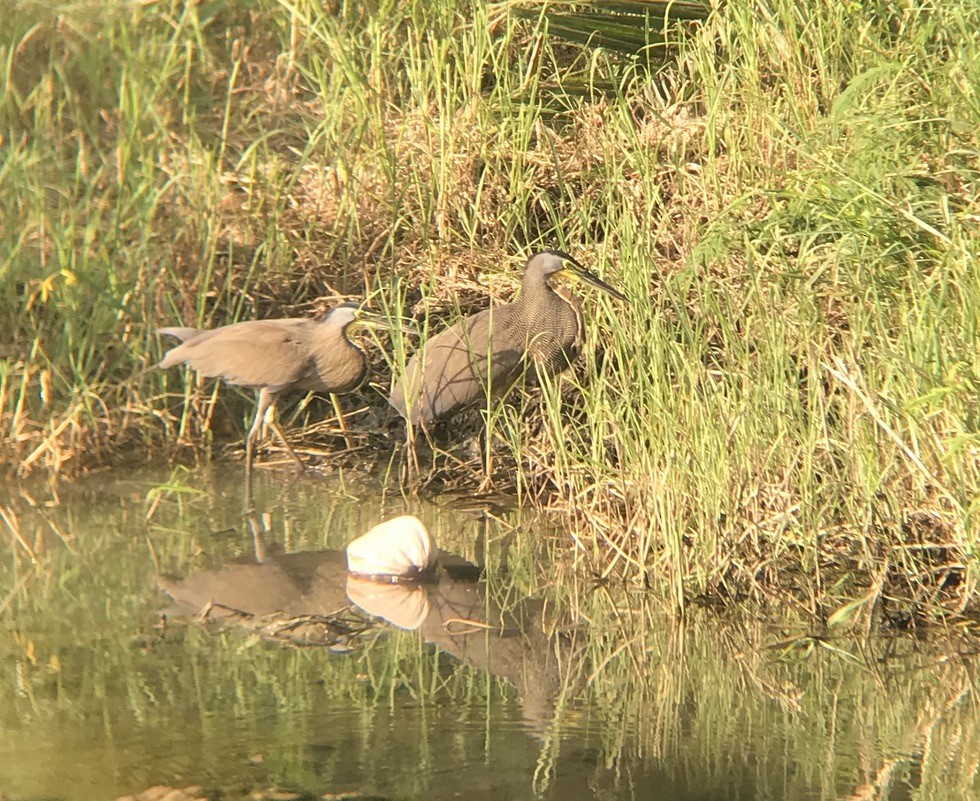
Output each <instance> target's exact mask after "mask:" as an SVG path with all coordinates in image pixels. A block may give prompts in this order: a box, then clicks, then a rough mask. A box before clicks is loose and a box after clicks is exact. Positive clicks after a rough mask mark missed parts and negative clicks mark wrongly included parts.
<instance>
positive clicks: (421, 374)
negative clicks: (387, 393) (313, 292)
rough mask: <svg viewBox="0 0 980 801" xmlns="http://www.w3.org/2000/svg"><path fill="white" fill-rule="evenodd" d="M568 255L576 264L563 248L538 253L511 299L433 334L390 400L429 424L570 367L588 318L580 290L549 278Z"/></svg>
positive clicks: (411, 416)
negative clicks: (571, 291) (562, 287)
mask: <svg viewBox="0 0 980 801" xmlns="http://www.w3.org/2000/svg"><path fill="white" fill-rule="evenodd" d="M563 260H570V261H572V262H573V263H575V264H576V265H577V262H574V260H573V259H572V258H571V257H570V256H568V255H567V254H564V253H561V252H560V251H543V252H542V253H538V254H535V255H534V256H532V257H531V258H530V259H529V260H528V263H527V266H526V267H525V269H524V277H523V280H522V282H521V291H520V294H519V295H518V296H517V298H516V299H515V300H514V301H513V302H511V303H505V304H501V305H497V306H492V307H490V308H489V309H485V310H483V311H480V312H477V313H476V314H473V315H471V316H469V317H467V318H465V319H463V320H460V321H459V322H457V323H455V324H454V325H452V326H450V327H449V328H447V329H446V330H445V331H442V332H441V333H439V334H437V335H436V336H434V337H432V338H431V339H429V341H428V342H427V343H426V344H425V346H424V347H423V348H422V349H421V351H419V352H418V353H416V354H415V355H414V356H413V357H412V358H411V359H410V360H409V362H408V364H407V365H406V368H405V374H404V375H403V376H402V378H401V379H400V380H399V381H398V382H396V384H395V386H394V388H393V389H392V392H391V397H390V402H391V404H392V405H393V406H394V407H395V408H396V409H397V410H398V412H399V413H400V414H401V415H402V416H403V417H405V418H406V419H408V420H409V421H411V422H412V423H413V424H418V423H422V424H423V425H428V424H431V423H434V422H437V421H439V420H443V419H445V418H447V417H449V416H451V415H452V414H454V413H455V412H457V411H459V410H460V409H462V408H464V407H466V406H469V405H471V404H474V403H476V402H477V401H479V400H481V399H483V400H486V399H487V398H489V397H495V396H497V397H499V396H501V395H504V394H506V392H507V391H508V390H509V389H510V388H511V387H512V386H513V385H514V383H515V382H517V381H519V380H521V379H523V378H524V377H525V376H528V375H529V374H530V375H534V374H537V373H539V372H543V373H546V374H550V375H553V374H556V373H559V372H561V371H563V370H565V369H567V368H568V367H569V365H571V363H572V362H573V361H574V360H575V358H576V357H577V356H578V354H579V352H580V351H581V348H582V342H583V325H582V314H581V310H580V309H579V306H578V303H577V302H576V301H575V299H574V297H572V296H571V295H566V294H565V293H564V292H562V291H559V290H556V289H555V287H553V286H552V285H551V283H550V281H549V276H551V275H553V274H554V273H555V272H558V271H559V270H560V269H562V261H563ZM583 271H584V270H583ZM586 275H587V276H589V278H590V279H594V281H593V282H595V281H598V279H595V277H594V276H592V275H591V274H590V273H586ZM599 285H601V286H603V287H605V286H606V285H604V284H602V282H599ZM609 289H611V288H609ZM612 291H613V292H614V293H615V290H612ZM616 294H617V295H618V293H616Z"/></svg>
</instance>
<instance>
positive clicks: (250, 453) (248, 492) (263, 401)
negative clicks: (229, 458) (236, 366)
mask: <svg viewBox="0 0 980 801" xmlns="http://www.w3.org/2000/svg"><path fill="white" fill-rule="evenodd" d="M274 401H275V397H274V396H273V395H272V393H270V392H269V390H267V389H266V388H265V387H262V389H260V390H259V394H258V398H257V400H256V404H255V419H254V420H253V421H252V426H251V428H249V430H248V436H247V437H246V438H245V504H246V506H248V507H249V508H251V506H252V462H253V461H255V440H256V439H258V437H259V433H260V432H261V431H262V421H263V420H264V419H265V413H266V410H267V409H268V408H269V406H270V404H272V403H273V402H274Z"/></svg>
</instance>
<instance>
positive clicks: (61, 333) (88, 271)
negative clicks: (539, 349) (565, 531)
mask: <svg viewBox="0 0 980 801" xmlns="http://www.w3.org/2000/svg"><path fill="white" fill-rule="evenodd" d="M2 11H3V17H4V20H5V26H4V32H3V34H2V37H0V65H2V69H0V126H2V128H0V138H2V145H3V146H2V148H0V242H2V254H3V255H2V256H0V287H2V288H3V289H4V292H3V296H2V299H0V310H2V311H0V314H2V316H3V320H4V323H5V325H6V330H7V334H6V336H4V337H2V339H0V359H2V362H0V415H2V418H0V422H2V427H3V431H4V442H5V445H4V450H5V455H6V457H7V462H8V464H9V466H10V467H11V469H14V468H19V469H20V471H21V472H22V473H28V472H31V471H36V470H39V469H48V470H50V471H52V472H59V473H60V472H64V473H74V472H78V471H80V470H82V469H85V468H86V467H91V466H94V465H98V464H102V463H105V462H108V461H113V460H115V459H119V458H123V457H125V458H133V457H134V455H137V456H138V457H139V458H143V457H144V456H146V457H147V458H158V457H159V456H161V455H163V454H167V455H171V454H173V453H174V452H175V448H176V447H177V446H179V445H186V444H188V443H198V444H201V445H204V446H207V445H208V444H209V443H210V442H211V440H212V435H214V436H215V438H216V439H219V440H221V439H230V440H237V438H238V436H237V432H236V431H234V430H229V429H233V428H234V427H235V426H236V425H238V424H239V420H241V419H242V417H244V414H245V412H244V409H242V408H239V407H236V406H234V405H231V406H228V405H225V406H216V405H215V403H214V395H213V393H212V391H211V390H210V389H209V390H207V391H205V392H203V393H202V392H199V391H197V390H196V389H195V388H194V387H193V386H192V385H185V384H184V383H183V379H182V378H181V377H180V376H179V375H178V374H176V373H174V374H172V375H169V376H168V375H167V374H164V373H162V372H160V371H155V370H153V369H151V366H152V365H153V364H154V363H155V362H156V360H157V358H158V356H159V353H160V350H159V345H158V343H157V341H156V337H155V335H154V334H153V331H154V329H155V328H156V327H158V326H160V325H164V324H171V325H172V324H175V323H182V324H187V325H218V324H222V323H225V322H228V321H230V320H233V319H239V318H250V317H269V316H274V315H285V314H310V313H312V312H313V311H314V310H315V308H316V305H315V303H314V301H315V300H316V299H317V298H319V297H327V298H330V297H333V296H335V295H336V294H338V293H339V294H344V295H347V294H350V295H356V296H365V295H373V296H374V298H375V301H374V302H375V304H376V305H378V306H381V307H382V308H384V309H385V310H386V311H390V312H391V313H393V314H395V313H414V314H416V315H418V316H422V315H424V314H427V313H429V312H431V313H433V319H432V320H431V321H428V322H424V323H423V328H424V329H425V331H426V332H428V331H433V330H437V329H438V327H439V326H440V325H442V324H443V322H444V321H446V320H451V319H453V318H454V317H455V316H457V315H458V314H462V313H468V312H469V311H472V310H474V309H476V308H480V307H482V306H483V305H485V303H486V302H487V301H486V297H487V295H492V296H494V297H496V298H504V297H507V296H508V295H509V294H510V293H512V292H513V291H514V289H515V288H516V286H517V281H518V277H519V269H520V266H521V263H522V259H523V257H525V256H526V255H527V254H528V253H529V252H531V251H533V250H535V249H537V248H540V247H545V246H559V247H562V248H564V249H567V250H570V251H572V252H573V253H574V254H575V255H576V256H578V257H580V258H581V259H582V260H583V261H584V262H587V263H588V265H589V266H590V267H591V268H594V269H595V270H596V271H597V272H599V273H600V274H601V275H603V276H604V277H605V278H607V279H608V280H610V281H611V282H613V283H615V284H616V285H617V286H620V287H621V288H623V290H624V291H626V292H627V293H628V294H629V295H630V296H631V298H632V303H631V304H630V305H629V306H628V307H624V306H620V305H617V304H616V303H614V302H612V301H610V300H609V299H607V298H603V297H598V296H596V295H595V294H594V293H592V292H585V291H582V292H581V294H582V297H583V308H584V312H585V317H586V320H587V326H588V345H589V346H588V348H587V349H586V353H585V354H584V357H583V359H582V360H581V362H580V364H579V365H577V367H576V370H575V372H574V374H572V375H570V376H568V377H566V378H564V379H563V380H562V381H561V382H559V383H556V384H555V385H554V386H551V387H549V388H546V391H545V393H544V401H543V402H542V403H540V404H537V402H536V400H532V402H531V404H530V406H529V409H530V411H529V417H528V419H526V420H525V419H517V418H516V417H515V415H514V414H513V413H510V412H504V413H501V414H497V413H494V415H493V419H492V421H491V422H492V428H493V430H494V431H495V432H496V435H495V437H494V438H491V439H487V440H484V448H490V449H495V448H497V449H498V451H499V447H498V446H499V437H504V438H505V440H508V441H509V442H510V456H509V457H508V456H507V453H506V449H505V450H504V452H497V453H495V454H494V460H495V462H494V463H495V465H496V467H497V473H496V475H495V479H496V480H497V482H498V483H500V484H502V485H503V486H506V487H507V488H511V487H515V485H516V487H515V488H516V489H517V490H518V492H519V494H520V495H521V497H525V498H528V499H533V500H534V501H536V502H549V503H552V504H555V505H563V506H565V507H566V508H567V509H568V511H569V512H570V515H569V519H570V520H571V521H574V529H575V530H574V532H572V536H573V538H574V539H575V540H576V541H577V543H578V545H579V547H580V548H581V549H582V550H583V551H584V552H586V553H588V555H589V558H590V559H595V560H597V563H598V564H600V565H602V567H600V572H604V573H608V574H611V575H612V574H616V575H618V574H619V572H620V570H625V571H626V574H627V576H628V577H629V578H630V579H635V580H637V581H641V582H645V583H647V584H650V585H652V586H655V587H657V588H658V589H659V590H660V591H662V592H663V593H664V594H665V595H667V596H668V597H670V598H671V599H672V600H673V602H674V603H675V604H676V605H677V606H683V605H685V604H686V603H687V602H689V601H690V599H691V598H694V597H696V596H698V595H699V594H701V593H710V594H713V595H716V596H721V597H731V598H742V597H745V596H751V597H754V598H755V599H756V600H759V601H763V600H766V599H767V598H769V597H770V593H771V591H772V590H774V589H775V588H777V587H782V588H784V589H785V588H787V587H791V588H792V589H793V595H794V597H795V598H796V599H797V601H798V602H799V603H801V604H802V605H803V606H804V607H805V608H807V609H808V611H809V612H810V613H811V614H812V615H814V616H815V617H817V618H825V619H826V618H828V617H829V616H831V615H832V614H833V613H834V612H835V610H838V609H840V608H842V606H843V605H844V604H846V603H847V602H849V601H851V600H853V599H855V598H869V599H870V600H869V602H868V605H867V606H866V607H864V608H865V609H866V610H870V611H874V610H877V611H882V608H883V605H887V604H888V603H891V601H892V600H893V599H906V600H907V599H910V598H911V599H914V600H915V601H916V604H917V606H916V607H915V608H918V609H922V608H935V607H938V606H942V607H945V608H947V609H959V608H962V607H963V606H965V605H969V604H970V603H971V601H972V598H973V596H974V594H975V593H974V590H975V584H976V564H975V557H974V551H975V545H976V531H977V524H976V519H977V513H978V506H977V505H978V503H980V501H978V493H977V488H978V486H980V457H978V433H977V421H978V412H977V397H978V388H980V366H978V362H977V359H978V356H977V354H978V348H977V342H978V340H980V319H978V318H980V311H978V309H980V270H978V269H977V264H976V259H975V254H976V252H977V245H978V235H977V230H978V227H977V222H978V219H980V205H978V199H977V180H978V175H977V169H978V168H977V163H978V158H980V143H978V139H977V131H978V130H980V95H978V92H977V86H980V73H978V69H980V67H978V64H980V52H978V51H980V43H978V38H977V36H976V33H975V31H976V30H978V29H980V19H978V12H977V10H976V8H975V7H974V6H973V5H972V4H970V3H967V2H954V3H947V4H943V5H942V6H941V7H931V6H930V7H926V6H925V5H923V4H918V3H914V2H903V3H901V4H899V5H893V6H888V7H881V8H875V9H870V8H866V7H864V6H861V5H859V4H853V3H851V4H848V3H831V2H822V3H817V4H815V5H814V4H809V5H808V6H807V7H806V8H803V7H800V6H799V4H794V3H789V2H783V1H782V0H774V1H773V2H771V3H769V4H767V5H765V4H764V5H762V6H759V5H758V4H746V3H739V2H734V3H726V4H725V5H724V6H723V7H722V6H719V7H718V8H717V9H715V10H714V12H713V13H712V14H711V15H710V17H709V18H708V19H707V20H705V21H704V22H703V23H700V24H695V25H690V26H687V27H683V28H678V29H676V30H671V31H670V37H671V45H672V47H671V52H672V53H673V54H674V55H675V56H676V59H677V60H676V62H670V63H668V64H666V65H665V66H664V68H663V69H661V70H660V71H658V72H655V73H654V72H651V71H650V70H649V66H650V65H649V64H648V63H646V60H645V58H634V57H632V56H630V55H628V54H627V53H624V52H612V51H610V50H607V49H603V48H602V47H595V46H593V47H584V48H583V47H580V46H579V45H576V44H573V43H569V41H567V40H563V39H560V38H559V37H557V36H554V35H548V34H547V33H546V31H547V30H548V29H549V28H548V26H549V24H551V23H550V22H549V17H548V15H547V14H540V13H538V12H539V11H540V9H539V8H538V7H537V5H536V4H521V5H520V7H519V8H518V7H513V8H512V6H511V5H508V4H481V3H454V2H449V0H446V2H438V3H424V4H422V3H409V4H405V3H384V2H383V3H379V4H369V5H363V4H362V5H357V6H352V5H344V6H342V7H340V8H338V9H331V10H328V9H325V8H323V7H321V6H320V5H319V4H316V3H308V2H297V3H273V2H255V3H252V4H249V5H248V6H247V7H246V6H240V5H236V4H222V3H213V4H210V5H208V6H206V7H203V6H200V5H196V4H191V5H187V4H183V3H176V2H169V3H168V2H165V3H154V4H141V5H135V6H133V5H121V4H104V5H100V6H98V7H97V8H96V7H91V6H85V5H69V6H64V7H52V6H50V5H44V4H34V3H12V2H6V3H3V4H2ZM517 11H520V12H521V13H516V12H517ZM512 12H514V13H512ZM525 12H528V13H525ZM551 22H554V20H553V19H552V20H551ZM556 30H557V28H556ZM596 43H597V42H593V45H595V44H596ZM593 90H595V91H593ZM410 344H411V343H409V342H407V341H404V340H402V339H401V338H399V337H396V339H395V342H394V348H393V353H392V354H391V355H390V356H385V357H384V358H381V357H376V358H375V363H376V364H377V365H378V366H379V368H380V369H379V373H378V374H377V375H376V376H375V382H376V383H377V384H378V385H380V389H381V390H382V392H381V393H380V394H379V393H378V392H375V391H373V390H365V393H364V398H365V400H366V402H367V403H369V404H370V405H373V406H374V407H376V408H377V409H378V410H379V411H380V410H381V409H383V406H384V404H383V399H382V396H383V390H384V385H385V384H386V383H387V377H388V372H387V368H386V367H385V364H386V363H387V364H388V365H390V367H391V369H392V370H393V371H395V372H397V371H398V370H399V369H401V366H403V365H404V363H405V360H406V358H407V357H408V355H410V354H409V353H408V351H407V350H406V349H407V348H409V347H410ZM221 397H231V395H230V393H222V394H221ZM314 408H319V407H314ZM229 418H230V419H231V421H232V426H229V425H228V421H229ZM214 429H217V433H216V434H215V431H214ZM485 455H486V454H485ZM383 457H384V458H385V459H386V458H387V456H386V455H383ZM869 593H871V595H870V596H869Z"/></svg>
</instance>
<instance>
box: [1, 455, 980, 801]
mask: <svg viewBox="0 0 980 801" xmlns="http://www.w3.org/2000/svg"><path fill="white" fill-rule="evenodd" d="M256 489H257V500H258V506H259V507H260V508H261V509H263V510H264V511H265V512H266V514H265V515H264V516H259V517H257V518H244V517H243V514H242V486H241V476H240V473H239V472H238V471H237V470H236V469H234V467H232V468H225V469H224V470H221V469H220V468H216V469H215V471H214V472H197V473H188V474H181V473H178V474H177V475H176V476H174V477H171V476H170V474H169V473H165V472H164V473H161V472H150V473H145V474H132V473H126V474H121V473H106V474H102V475H99V476H95V477H93V478H91V479H89V480H87V481H84V482H80V483H79V484H77V485H72V486H70V487H67V488H61V490H60V491H59V493H58V494H57V495H55V494H54V493H53V492H52V491H51V490H50V489H49V488H46V487H44V486H38V487H31V488H29V490H24V491H20V490H18V489H17V488H12V489H10V490H9V491H8V497H6V498H5V499H4V505H5V508H6V509H7V511H8V517H9V519H10V521H11V523H13V524H14V525H15V526H16V528H17V536H16V537H15V536H14V533H13V531H12V530H10V526H9V525H8V526H7V529H8V531H7V533H8V534H9V535H10V536H9V537H8V542H9V544H8V545H7V546H6V547H5V549H4V551H3V562H2V565H0V660H2V665H0V676H2V681H0V793H3V794H5V795H6V797H7V798H8V799H10V801H20V800H21V799H80V800H81V801H87V800H89V799H111V798H115V797H117V796H120V795H124V794H138V793H139V792H140V791H142V790H144V789H145V788H148V787H151V786H154V785H168V786H186V785H200V786H202V787H203V788H204V789H205V791H206V792H207V793H208V795H209V797H213V798H218V797H220V798H225V799H230V798H247V797H249V794H251V793H256V792H258V793H261V792H265V793H269V792H270V788H281V789H284V790H289V791H295V792H298V793H300V794H305V795H301V797H310V798H319V797H322V796H324V794H329V793H333V794H343V793H350V794H353V795H352V797H375V798H391V799H408V798H420V797H424V798H430V799H457V798H466V799H530V798H550V799H569V800H570V801H576V800H577V799H586V798H609V799H613V798H616V799H618V798H624V799H641V798H642V799H674V800H675V801H695V800H697V801H702V800H703V801H708V800H709V799H711V800H714V799H732V800H733V801H743V800H748V799H859V798H860V799H871V798H874V799H893V800H895V801H898V799H937V801H939V799H957V798H962V799H967V798H980V779H978V777H977V772H978V764H980V760H978V759H977V758H976V756H975V755H976V754H977V753H980V726H978V715H977V709H976V703H975V698H974V694H973V689H972V688H973V684H972V669H973V664H974V658H973V656H972V654H969V653H964V652H962V646H961V645H959V644H958V643H957V641H956V640H955V639H953V638H939V637H934V638H931V639H929V640H927V641H915V640H912V639H905V638H895V639H884V638H877V639H873V640H870V641H864V642H857V641H852V640H847V639H841V640H834V641H830V642H825V643H824V642H820V641H817V640H813V639H807V638H805V637H803V636H802V635H805V634H806V631H805V627H804V626H803V625H802V624H799V623H795V622H792V621H782V622H781V624H780V625H773V624H763V623H760V622H758V621H754V622H747V621H746V620H744V619H732V618H731V617H720V616H718V615H717V614H715V613H710V612H703V611H698V610H693V611H692V613H691V614H690V615H689V616H688V618H687V619H686V620H685V621H683V622H678V621H676V620H674V619H672V618H671V617H670V616H668V615H667V614H665V613H664V612H663V610H662V609H661V608H660V607H659V606H658V605H657V603H656V602H655V601H653V600H652V599H651V598H649V597H648V596H646V595H645V594H643V593H638V592H636V591H635V590H631V589H630V588H625V587H619V586H615V585H611V584H609V583H603V582H597V581H596V580H594V578H593V576H592V575H591V574H590V573H589V571H588V570H587V569H585V566H584V565H585V563H584V562H582V561H579V562H576V558H575V555H574V553H573V552H571V551H570V550H569V549H567V548H565V547H563V546H564V545H565V544H567V543H566V542H565V541H564V540H563V538H562V535H561V532H560V531H559V530H558V528H557V526H556V523H555V521H549V520H546V519H544V518H540V517H535V516H533V515H531V514H528V513H522V512H520V511H519V510H516V509H514V508H511V507H510V506H509V505H508V504H505V503H494V504H489V505H488V504H486V503H483V502H480V501H477V500H475V499H472V498H471V499H467V498H461V497H445V498H436V499H432V500H429V501H418V500H415V501H408V500H406V499H404V498H402V497H401V496H400V495H398V494H397V493H389V494H387V495H385V494H383V493H381V492H380V491H379V489H378V487H377V486H375V485H373V484H372V483H371V482H370V481H369V480H368V479H365V478H362V477H354V478H352V477H346V478H345V477H342V476H334V477H331V478H326V479H314V478H309V477H300V478H297V479H291V478H289V477H287V476H284V475H282V474H278V473H273V472H266V471H260V476H259V479H258V482H257V487H256ZM405 511H411V512H413V513H415V514H418V515H419V516H420V517H421V518H422V519H423V520H424V521H425V523H426V524H427V525H428V526H429V528H430V529H431V530H432V531H433V532H434V534H435V537H436V539H437V541H438V542H439V544H440V545H441V546H442V548H443V549H445V550H447V551H450V552H452V553H454V554H457V555H458V556H459V557H460V558H461V559H465V560H467V561H468V562H470V563H473V564H475V565H479V566H483V567H485V568H486V570H485V574H484V575H485V581H482V582H480V583H475V584H474V583H470V582H467V581H464V580H462V579H460V580H458V581H456V580H454V581H452V582H449V583H445V584H444V585H443V586H442V587H441V589H438V588H437V589H435V590H430V593H434V594H432V595H430V596H427V597H426V599H425V601H424V603H425V604H426V605H425V606H424V607H417V608H420V609H422V610H423V612H424V614H417V615H416V617H417V618H421V619H422V622H420V623H419V625H418V627H417V628H414V629H409V628H395V627H392V626H390V625H383V624H382V623H381V622H377V621H373V620H372V619H371V618H369V617H368V616H367V615H366V614H364V613H363V612H362V613H360V614H361V616H360V617H358V614H357V610H356V608H350V609H349V610H348V611H349V612H350V614H351V615H352V617H351V619H352V620H361V621H364V622H366V623H367V628H365V629H364V631H363V632H362V633H360V634H359V635H357V636H354V637H352V638H351V639H350V640H349V641H348V642H346V643H340V644H335V647H333V648H330V647H311V646H306V647H296V646H292V645H287V644H284V643H282V642H278V641H274V640H270V639H269V638H267V637H265V636H262V632H261V631H260V630H258V629H257V628H256V627H255V626H246V625H239V624H238V623H236V622H235V621H233V620H230V619H228V620H224V621H218V620H211V621H210V622H207V623H201V622H194V621H193V620H190V621H189V620H186V619H183V618H180V617H174V616H173V615H172V614H171V613H172V612H173V611H174V600H173V599H172V598H168V596H167V595H166V594H165V593H164V592H162V591H161V589H160V587H159V586H158V576H160V575H166V576H167V577H168V578H167V579H166V581H169V582H172V583H171V584H170V585H169V586H170V588H171V590H172V591H174V592H176V590H175V589H174V588H176V587H181V586H183V587H190V586H192V582H197V584H194V585H193V586H195V587H197V592H198V595H197V596H194V595H193V593H189V594H188V595H187V597H186V598H185V599H184V600H185V606H186V607H187V610H190V609H192V608H194V607H195V606H196V605H198V603H199V602H200V601H201V598H202V597H203V596H204V595H208V594H214V595H220V594H221V593H229V592H238V595H237V596H234V598H235V599H236V600H235V603H237V604H241V605H243V606H244V605H248V604H249V603H251V604H253V605H255V606H256V608H259V607H261V606H262V605H263V604H266V605H268V604H273V605H275V604H276V603H279V604H280V605H283V606H285V605H287V604H294V605H296V604H299V605H301V606H303V607H304V608H305V607H309V610H308V611H309V613H310V614H318V615H326V614H328V613H331V612H335V611H338V610H339V609H341V608H347V607H350V602H349V600H348V598H347V597H346V594H345V593H346V585H345V584H344V578H343V570H342V566H341V567H340V568H339V569H337V570H335V567H334V566H333V565H334V559H335V557H334V556H331V552H333V553H334V554H339V553H340V552H341V551H342V549H343V547H344V546H345V545H346V543H347V542H349V541H350V540H351V539H353V537H355V536H357V535H359V534H360V533H363V532H364V531H366V530H367V529H368V528H370V527H371V526H372V525H374V524H375V523H377V522H379V521H381V520H383V519H385V518H387V517H390V516H392V515H394V514H399V513H402V512H405ZM18 538H19V539H18ZM257 546H258V549H259V554H258V557H259V558H260V559H261V563H260V564H257V562H256V548H257ZM32 554H33V557H32ZM243 581H245V582H248V581H252V582H253V583H252V584H247V583H246V584H242V582H243ZM242 587H244V588H245V589H244V590H243V589H242ZM229 588H230V589H229ZM236 588H237V589H236ZM273 592H277V593H279V594H280V596H279V600H278V601H276V600H270V598H271V597H272V595H271V594H272V593H273ZM229 597H231V596H229ZM409 600H411V599H409ZM334 605H336V607H337V609H333V608H330V607H332V606H334ZM298 608H299V607H298V606H297V607H296V608H293V607H290V609H291V612H296V611H297V609H298ZM404 608H405V607H404V606H403V609H404ZM415 608H416V607H411V609H415ZM168 610H169V612H168ZM187 610H185V611H187ZM261 611H265V610H264V609H263V610H261ZM375 611H376V610H375ZM164 613H168V614H167V615H166V616H165V615H164ZM164 620H165V621H166V623H165V625H164ZM402 622H403V623H404V622H405V620H404V619H402Z"/></svg>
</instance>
